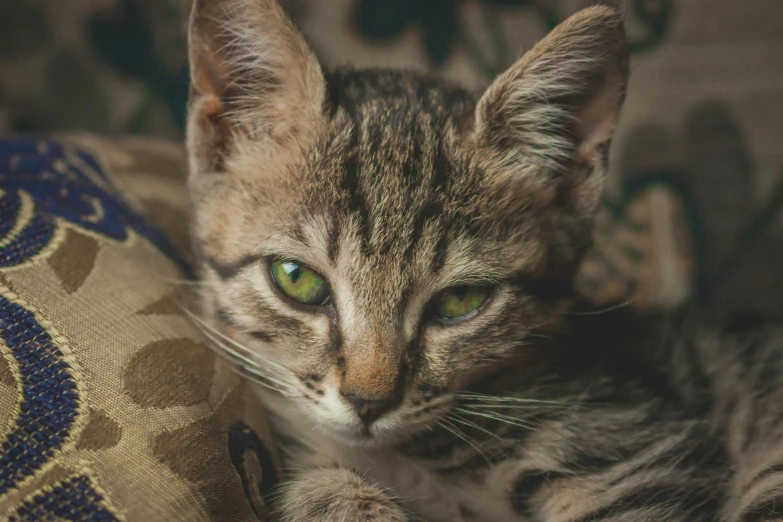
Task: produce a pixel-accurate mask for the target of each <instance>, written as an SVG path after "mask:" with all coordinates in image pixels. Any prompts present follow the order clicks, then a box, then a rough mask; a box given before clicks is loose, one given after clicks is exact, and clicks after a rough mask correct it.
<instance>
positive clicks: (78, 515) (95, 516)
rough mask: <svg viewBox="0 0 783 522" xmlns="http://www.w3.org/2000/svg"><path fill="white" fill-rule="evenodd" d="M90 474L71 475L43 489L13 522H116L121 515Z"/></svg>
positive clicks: (10, 518)
mask: <svg viewBox="0 0 783 522" xmlns="http://www.w3.org/2000/svg"><path fill="white" fill-rule="evenodd" d="M103 501H104V499H103V497H102V496H101V495H100V494H99V493H98V492H97V491H95V488H94V487H93V486H92V483H91V481H90V478H89V477H86V476H83V475H80V476H76V477H71V478H69V479H67V480H65V481H63V482H61V483H60V484H59V485H58V486H56V487H54V488H52V490H51V491H45V492H41V493H39V494H37V495H35V496H34V497H33V498H32V499H30V500H28V501H26V502H24V503H23V504H22V505H21V506H19V508H18V509H17V510H16V512H15V513H14V514H13V515H11V516H10V517H9V518H8V520H9V522H38V521H40V520H68V521H71V522H113V521H115V520H117V518H116V517H115V516H114V515H113V514H112V513H111V512H110V511H109V510H108V509H106V508H105V507H104V506H103V505H102V503H103Z"/></svg>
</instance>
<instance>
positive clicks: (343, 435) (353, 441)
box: [318, 424, 420, 449]
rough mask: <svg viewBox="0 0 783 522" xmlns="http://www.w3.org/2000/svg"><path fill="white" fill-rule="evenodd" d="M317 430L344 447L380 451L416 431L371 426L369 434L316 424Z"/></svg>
mask: <svg viewBox="0 0 783 522" xmlns="http://www.w3.org/2000/svg"><path fill="white" fill-rule="evenodd" d="M318 430H319V431H320V432H322V433H323V434H325V435H327V436H329V437H330V438H332V439H333V440H334V441H335V442H338V443H340V444H342V445H344V446H349V447H357V448H372V449H382V448H386V447H392V446H395V445H397V444H400V443H401V442H404V441H406V440H408V439H410V437H411V436H412V435H413V434H414V433H415V432H417V431H420V430H410V429H405V428H400V427H394V428H385V427H380V428H379V427H377V426H372V427H371V428H370V431H369V433H367V432H362V431H361V430H359V429H356V428H355V427H347V426H346V427H339V428H336V427H332V426H324V425H321V424H318Z"/></svg>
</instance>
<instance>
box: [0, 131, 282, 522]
mask: <svg viewBox="0 0 783 522" xmlns="http://www.w3.org/2000/svg"><path fill="white" fill-rule="evenodd" d="M184 173H185V161H184V158H183V155H182V151H181V149H179V148H176V147H169V146H165V145H160V144H154V143H150V142H144V141H140V140H133V139H126V140H106V139H104V140H100V139H97V138H93V137H89V136H71V137H56V138H54V139H52V140H48V141H44V140H34V139H11V140H0V519H3V520H5V519H8V520H11V521H33V520H55V519H56V520H70V521H88V520H89V521H111V520H127V521H140V522H141V521H144V522H148V521H153V520H166V521H169V520H171V521H175V520H183V521H184V520H187V521H207V520H210V521H211V520H215V521H220V520H226V521H232V522H233V521H244V520H248V521H250V520H258V519H261V520H263V519H264V517H265V516H266V515H267V514H268V508H267V504H266V501H265V499H267V498H268V495H269V493H270V491H271V490H272V488H274V486H275V485H276V483H277V482H278V469H279V467H278V463H279V460H278V455H277V453H276V449H275V446H274V444H273V441H272V439H271V436H270V432H269V427H268V424H267V422H266V419H265V416H264V412H263V409H262V407H261V405H260V404H258V403H257V402H256V401H255V400H254V399H253V396H252V394H251V393H250V392H249V389H248V386H247V385H246V384H245V381H244V379H242V378H241V377H240V376H238V375H237V374H236V373H235V372H234V371H233V370H232V368H231V367H230V366H229V365H227V364H225V363H223V362H222V361H221V360H219V359H216V357H215V354H214V352H212V351H211V350H210V349H208V348H207V346H205V344H204V341H203V340H202V337H201V335H200V333H199V332H198V330H197V329H196V328H195V327H194V326H193V324H192V322H191V321H190V320H189V318H188V317H187V315H186V314H185V313H184V312H183V311H182V309H181V308H180V307H179V306H178V302H179V301H180V300H181V299H182V296H183V293H182V289H183V288H187V286H188V285H187V283H188V280H187V274H188V267H189V258H188V254H187V219H186V216H187V200H186V196H185V190H184Z"/></svg>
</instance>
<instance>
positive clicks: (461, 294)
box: [451, 286, 470, 301]
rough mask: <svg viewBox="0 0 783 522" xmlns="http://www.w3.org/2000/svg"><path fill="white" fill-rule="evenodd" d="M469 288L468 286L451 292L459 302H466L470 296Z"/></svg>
mask: <svg viewBox="0 0 783 522" xmlns="http://www.w3.org/2000/svg"><path fill="white" fill-rule="evenodd" d="M469 290H470V289H469V288H468V287H467V286H460V287H457V288H455V289H454V290H452V291H451V295H453V296H454V297H456V298H457V299H458V300H459V301H464V300H465V298H466V297H467V296H468V292H469Z"/></svg>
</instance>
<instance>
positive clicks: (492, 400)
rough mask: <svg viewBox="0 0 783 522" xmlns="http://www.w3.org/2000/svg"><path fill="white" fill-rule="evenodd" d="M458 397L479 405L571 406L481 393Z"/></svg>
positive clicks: (560, 402) (563, 402)
mask: <svg viewBox="0 0 783 522" xmlns="http://www.w3.org/2000/svg"><path fill="white" fill-rule="evenodd" d="M455 395H456V396H457V397H460V398H464V399H468V400H471V401H476V402H478V403H488V404H530V405H546V406H562V407H565V406H569V405H570V403H567V402H566V401H564V400H561V401H550V400H542V399H528V398H524V397H498V396H495V395H484V394H480V393H464V392H460V393H456V394H455Z"/></svg>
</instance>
